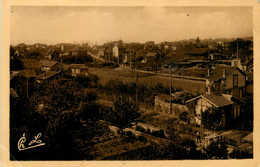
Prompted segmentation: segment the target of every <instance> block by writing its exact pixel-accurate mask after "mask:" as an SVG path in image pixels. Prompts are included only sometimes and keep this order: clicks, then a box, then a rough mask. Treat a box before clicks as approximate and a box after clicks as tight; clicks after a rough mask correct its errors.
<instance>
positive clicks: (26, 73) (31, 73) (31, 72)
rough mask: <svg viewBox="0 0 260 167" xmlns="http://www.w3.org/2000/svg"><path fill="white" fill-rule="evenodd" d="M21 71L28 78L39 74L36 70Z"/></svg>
mask: <svg viewBox="0 0 260 167" xmlns="http://www.w3.org/2000/svg"><path fill="white" fill-rule="evenodd" d="M19 73H20V74H22V75H23V76H25V77H27V78H33V77H36V76H37V75H36V72H35V71H34V70H20V71H19Z"/></svg>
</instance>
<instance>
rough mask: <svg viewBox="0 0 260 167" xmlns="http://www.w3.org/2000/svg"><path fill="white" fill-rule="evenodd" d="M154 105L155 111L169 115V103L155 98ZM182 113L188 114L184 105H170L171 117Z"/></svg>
mask: <svg viewBox="0 0 260 167" xmlns="http://www.w3.org/2000/svg"><path fill="white" fill-rule="evenodd" d="M154 103H155V104H154V106H155V110H156V111H158V112H164V113H168V114H170V102H166V101H165V100H161V99H158V98H155V101H154ZM184 111H187V112H188V107H187V106H186V105H182V104H176V103H172V115H174V116H179V115H180V114H181V113H182V112H184Z"/></svg>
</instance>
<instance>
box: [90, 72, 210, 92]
mask: <svg viewBox="0 0 260 167" xmlns="http://www.w3.org/2000/svg"><path fill="white" fill-rule="evenodd" d="M89 71H90V73H93V74H96V75H98V76H99V78H100V83H101V84H102V85H104V84H105V83H106V82H107V81H109V80H110V79H118V80H122V81H123V82H135V81H136V79H135V72H133V71H129V70H128V69H123V68H120V69H101V68H90V69H89ZM138 82H142V83H146V84H157V83H161V84H163V85H164V86H167V87H168V86H170V78H169V77H165V76H160V75H152V74H146V73H138ZM205 84H206V83H205V81H195V80H187V79H179V78H173V79H172V86H173V87H174V88H180V89H182V90H186V91H192V92H198V93H204V92H205V91H206V85H205Z"/></svg>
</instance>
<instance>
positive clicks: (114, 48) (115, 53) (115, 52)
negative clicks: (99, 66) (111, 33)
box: [113, 46, 119, 58]
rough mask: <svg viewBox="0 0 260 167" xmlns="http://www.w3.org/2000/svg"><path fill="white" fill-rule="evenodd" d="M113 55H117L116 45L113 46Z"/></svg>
mask: <svg viewBox="0 0 260 167" xmlns="http://www.w3.org/2000/svg"><path fill="white" fill-rule="evenodd" d="M113 56H115V57H117V58H118V56H119V53H118V47H117V46H114V47H113Z"/></svg>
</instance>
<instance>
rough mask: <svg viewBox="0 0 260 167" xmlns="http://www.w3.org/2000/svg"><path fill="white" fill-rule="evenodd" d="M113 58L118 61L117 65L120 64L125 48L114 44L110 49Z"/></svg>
mask: <svg viewBox="0 0 260 167" xmlns="http://www.w3.org/2000/svg"><path fill="white" fill-rule="evenodd" d="M112 52H113V56H114V57H116V58H117V59H118V64H120V63H122V62H123V61H122V60H123V54H124V53H125V47H123V46H122V45H118V44H115V46H114V47H113V48H112Z"/></svg>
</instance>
